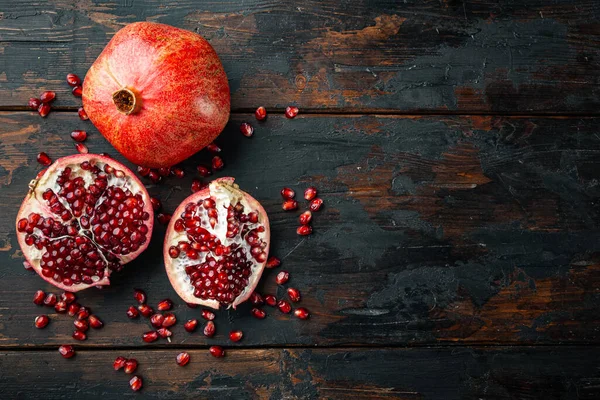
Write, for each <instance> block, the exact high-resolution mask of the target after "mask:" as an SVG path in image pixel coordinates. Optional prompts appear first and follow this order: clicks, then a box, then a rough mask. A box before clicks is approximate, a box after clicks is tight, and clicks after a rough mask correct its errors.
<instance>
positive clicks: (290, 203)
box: [281, 186, 323, 236]
mask: <svg viewBox="0 0 600 400" xmlns="http://www.w3.org/2000/svg"><path fill="white" fill-rule="evenodd" d="M281 197H283V204H282V205H281V208H283V210H284V211H293V210H297V209H298V202H297V201H296V200H294V197H296V192H295V191H294V190H293V189H290V188H288V187H284V188H283V189H281ZM304 199H305V200H307V201H309V202H310V203H309V205H308V208H309V209H308V210H306V211H304V212H303V213H302V214H300V217H299V218H298V220H299V222H300V226H299V227H298V228H297V229H296V233H297V234H298V235H300V236H306V235H310V234H311V233H312V225H311V224H310V223H311V221H312V212H314V211H319V210H320V209H321V207H322V206H323V200H322V199H321V198H319V197H317V189H315V188H314V187H312V186H310V187H308V188H306V190H305V191H304Z"/></svg>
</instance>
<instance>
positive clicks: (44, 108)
mask: <svg viewBox="0 0 600 400" xmlns="http://www.w3.org/2000/svg"><path fill="white" fill-rule="evenodd" d="M51 109H52V107H50V104H46V103H42V104H40V106H39V107H38V114H39V115H40V117H42V118H46V116H47V115H48V114H50V110H51Z"/></svg>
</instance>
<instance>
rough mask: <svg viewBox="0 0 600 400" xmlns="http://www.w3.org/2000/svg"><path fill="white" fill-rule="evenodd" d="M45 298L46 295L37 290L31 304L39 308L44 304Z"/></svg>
mask: <svg viewBox="0 0 600 400" xmlns="http://www.w3.org/2000/svg"><path fill="white" fill-rule="evenodd" d="M45 298H46V293H44V291H43V290H38V291H37V292H35V294H34V295H33V304H37V305H38V306H41V305H42V304H44V299H45Z"/></svg>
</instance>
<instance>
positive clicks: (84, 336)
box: [73, 331, 87, 341]
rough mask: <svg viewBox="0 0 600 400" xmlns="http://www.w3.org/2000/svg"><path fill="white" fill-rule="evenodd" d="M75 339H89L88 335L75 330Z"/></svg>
mask: <svg viewBox="0 0 600 400" xmlns="http://www.w3.org/2000/svg"><path fill="white" fill-rule="evenodd" d="M73 339H75V340H82V341H83V340H85V339H87V335H86V334H85V333H83V332H81V331H75V332H73Z"/></svg>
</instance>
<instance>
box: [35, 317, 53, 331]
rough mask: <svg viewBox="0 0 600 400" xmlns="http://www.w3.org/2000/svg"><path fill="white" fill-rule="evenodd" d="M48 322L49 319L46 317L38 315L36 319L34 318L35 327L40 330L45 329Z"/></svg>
mask: <svg viewBox="0 0 600 400" xmlns="http://www.w3.org/2000/svg"><path fill="white" fill-rule="evenodd" d="M48 322H50V318H48V316H47V315H38V316H37V317H35V321H34V323H35V327H36V328H38V329H42V328H45V327H46V325H48Z"/></svg>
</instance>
